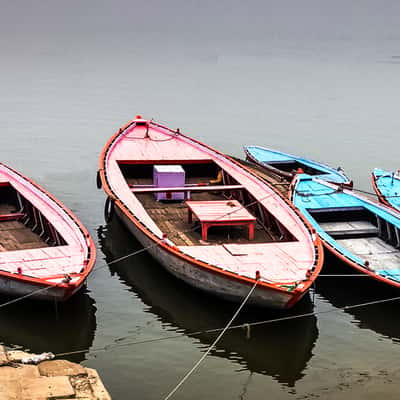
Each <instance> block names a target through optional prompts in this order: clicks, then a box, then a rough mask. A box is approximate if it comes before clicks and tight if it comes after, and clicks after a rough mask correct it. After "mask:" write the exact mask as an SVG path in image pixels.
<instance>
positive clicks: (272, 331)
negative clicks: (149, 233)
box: [99, 218, 318, 387]
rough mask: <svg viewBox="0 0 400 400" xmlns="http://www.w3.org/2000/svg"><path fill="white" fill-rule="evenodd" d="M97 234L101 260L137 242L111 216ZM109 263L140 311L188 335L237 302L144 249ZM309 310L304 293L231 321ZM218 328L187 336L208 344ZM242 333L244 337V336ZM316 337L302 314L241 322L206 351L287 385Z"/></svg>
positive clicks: (218, 322) (216, 324)
mask: <svg viewBox="0 0 400 400" xmlns="http://www.w3.org/2000/svg"><path fill="white" fill-rule="evenodd" d="M99 239H100V245H101V248H102V250H103V252H104V254H105V255H106V260H107V262H110V261H111V260H115V259H117V258H119V257H123V256H126V255H127V254H130V253H132V252H134V251H135V250H138V249H140V248H142V246H141V245H140V243H139V242H137V241H135V240H134V239H133V238H132V236H131V235H130V234H129V233H127V231H126V229H125V227H124V226H123V225H122V224H121V223H120V222H119V220H118V218H113V219H112V221H111V223H109V224H108V225H107V226H106V227H100V228H99ZM109 268H110V270H111V273H112V274H114V273H117V274H118V275H119V277H120V279H121V280H122V281H123V282H124V283H125V284H126V285H127V286H128V287H129V288H130V290H131V291H132V292H134V293H135V294H136V295H137V296H139V298H140V299H141V300H142V301H143V303H145V304H146V305H147V306H148V308H146V309H145V311H147V312H150V313H153V314H154V315H156V316H157V318H159V319H160V320H161V321H162V322H163V323H165V324H167V325H168V327H167V329H168V330H169V331H171V330H173V331H176V332H179V333H182V331H183V333H184V334H187V335H188V336H191V334H193V332H199V331H205V330H208V329H213V328H223V327H224V326H225V325H226V323H227V321H229V320H230V318H231V317H232V315H233V314H234V312H235V311H236V309H237V307H238V305H237V304H234V303H229V302H224V301H222V300H221V299H219V298H216V297H213V296H210V295H207V294H205V293H203V292H200V291H197V290H194V289H193V288H192V287H190V286H188V285H186V284H185V283H183V282H182V281H180V280H178V279H176V278H174V277H173V276H172V275H170V274H168V273H167V272H166V271H165V270H164V269H163V268H161V267H160V265H158V264H157V262H156V261H155V260H154V259H153V258H152V257H150V256H149V255H148V254H147V253H140V254H138V255H135V257H134V258H127V259H125V260H122V261H119V262H118V263H115V264H113V265H110V266H109ZM217 305H218V306H217ZM312 310H313V305H312V303H311V301H310V298H309V296H308V295H307V296H305V297H304V299H302V301H301V302H299V304H297V305H296V306H295V307H294V308H293V309H291V310H289V311H285V312H282V311H280V312H278V311H273V310H265V309H262V310H261V309H248V308H245V309H244V310H242V313H241V314H240V315H239V317H238V319H237V320H236V321H235V322H234V324H233V325H239V324H244V323H251V322H256V321H265V320H269V319H273V318H279V317H283V316H288V315H297V314H303V313H308V312H312ZM218 333H219V332H214V333H201V334H196V335H192V336H193V337H195V338H196V339H198V340H199V341H200V342H201V343H203V344H205V345H210V344H211V343H212V342H213V341H214V340H215V338H216V337H217V335H218ZM248 333H250V335H249V338H247V337H246V336H247V334H248ZM317 337H318V329H317V326H316V318H315V317H314V316H312V317H304V318H298V319H294V320H290V321H283V322H279V323H271V324H264V325H258V326H252V327H251V328H250V332H248V331H247V330H246V328H238V329H232V330H228V331H227V332H226V334H225V335H224V337H223V338H222V339H221V341H220V342H219V343H218V344H217V346H216V348H215V349H214V350H213V351H212V352H211V354H212V355H213V356H218V357H224V358H227V359H229V360H231V361H233V362H235V363H238V364H240V365H241V366H242V367H243V369H247V370H249V371H251V372H256V373H260V374H266V375H269V376H272V377H274V378H275V379H276V380H277V381H278V382H280V383H282V384H285V385H287V386H290V387H292V386H294V385H295V383H296V381H297V380H299V379H301V378H302V377H303V372H302V371H303V370H304V369H305V367H306V365H307V363H308V362H309V360H310V359H311V357H312V349H313V347H314V344H315V342H316V339H317Z"/></svg>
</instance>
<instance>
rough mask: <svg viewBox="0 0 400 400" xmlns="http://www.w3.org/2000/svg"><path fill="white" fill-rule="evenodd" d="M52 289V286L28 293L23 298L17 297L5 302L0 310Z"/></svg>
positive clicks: (0, 306)
mask: <svg viewBox="0 0 400 400" xmlns="http://www.w3.org/2000/svg"><path fill="white" fill-rule="evenodd" d="M53 287H54V286H48V287H45V288H41V289H38V290H35V291H33V292H30V293H28V294H25V295H24V296H21V297H17V298H16V299H13V300H10V301H8V302H6V303H3V304H0V308H3V307H6V306H9V305H10V304H14V303H17V302H18V301H21V300H23V299H26V298H28V297H31V296H33V295H35V294H37V293H40V292H44V291H46V290H49V289H52V288H53Z"/></svg>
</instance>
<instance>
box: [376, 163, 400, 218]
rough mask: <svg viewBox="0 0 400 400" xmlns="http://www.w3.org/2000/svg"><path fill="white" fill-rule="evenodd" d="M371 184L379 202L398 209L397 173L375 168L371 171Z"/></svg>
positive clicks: (399, 181)
mask: <svg viewBox="0 0 400 400" xmlns="http://www.w3.org/2000/svg"><path fill="white" fill-rule="evenodd" d="M372 186H373V188H374V190H375V192H376V194H377V196H378V198H379V201H380V202H381V203H383V204H385V205H387V206H389V207H392V208H394V209H395V210H397V211H400V176H399V175H398V174H396V173H395V172H389V171H385V170H383V169H379V168H375V169H374V170H373V172H372Z"/></svg>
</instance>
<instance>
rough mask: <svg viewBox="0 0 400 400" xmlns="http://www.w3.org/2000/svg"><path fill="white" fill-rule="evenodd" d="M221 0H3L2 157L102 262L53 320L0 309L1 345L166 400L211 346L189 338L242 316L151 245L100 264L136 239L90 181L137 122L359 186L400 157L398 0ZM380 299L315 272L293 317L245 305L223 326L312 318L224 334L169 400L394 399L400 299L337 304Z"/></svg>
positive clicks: (124, 390) (46, 310) (358, 285)
mask: <svg viewBox="0 0 400 400" xmlns="http://www.w3.org/2000/svg"><path fill="white" fill-rule="evenodd" d="M217 3H218V4H216V3H215V2H211V1H207V0H206V1H202V2H196V1H178V0H171V1H170V2H161V1H160V0H158V1H156V0H152V1H147V2H146V3H145V4H143V3H141V2H136V1H127V0H126V1H123V0H118V1H113V2H108V1H92V0H90V1H86V2H80V1H76V0H72V1H69V2H54V1H49V0H43V1H41V2H28V1H20V0H16V1H13V2H9V1H5V0H3V1H2V11H1V14H0V55H1V64H0V71H1V73H0V87H1V94H2V95H1V97H0V105H1V106H0V149H1V161H3V162H5V163H7V164H9V165H10V166H12V167H14V168H15V169H17V170H19V171H20V172H22V173H24V174H25V175H27V176H29V177H31V178H32V179H34V180H35V181H37V182H38V183H39V184H41V185H43V186H44V187H46V189H48V190H49V191H50V192H52V193H53V194H54V195H56V196H57V197H58V198H59V199H60V200H62V201H63V202H64V204H65V205H67V206H68V207H69V208H71V209H72V210H73V212H74V213H75V214H76V215H77V216H78V217H79V218H80V219H81V220H82V222H83V223H84V224H85V226H86V227H87V228H88V229H89V230H90V232H91V234H92V235H93V237H94V239H95V240H96V241H97V243H98V257H97V263H96V268H97V271H95V272H94V273H93V274H92V275H91V277H90V278H89V281H88V288H87V291H86V293H84V294H81V295H79V296H76V297H75V298H73V299H71V301H69V302H67V303H66V304H62V305H61V306H60V307H59V310H58V316H57V315H56V313H55V310H54V307H53V306H52V305H44V304H38V303H33V302H23V303H17V304H14V305H12V306H10V307H8V308H4V309H2V310H1V311H0V342H1V343H3V344H5V345H7V346H10V347H15V348H21V349H26V350H31V351H34V352H42V351H52V352H54V353H63V352H71V351H79V350H82V352H79V353H77V354H75V355H70V356H68V359H70V360H72V361H77V362H82V363H83V364H84V365H85V366H89V367H92V368H96V369H97V370H98V371H99V372H100V374H101V376H102V379H103V381H104V383H105V385H106V386H107V388H108V390H109V391H110V393H111V395H112V396H113V398H114V399H128V398H138V399H162V398H164V397H165V396H166V395H167V394H168V392H169V391H170V390H171V389H172V388H173V387H174V386H175V385H176V384H177V383H178V381H179V380H180V379H181V378H182V376H183V375H184V374H185V373H186V372H187V371H188V370H189V369H190V368H191V367H192V366H193V365H194V364H195V362H196V361H197V360H198V359H199V358H200V357H201V356H202V354H203V353H204V351H205V350H206V349H207V348H208V346H209V345H210V344H211V343H212V341H213V340H214V338H215V337H216V334H215V333H208V334H206V333H203V334H199V335H191V333H193V332H198V331H204V330H207V329H213V328H220V327H223V326H224V325H225V324H226V323H227V321H229V319H230V317H231V316H232V315H233V313H234V312H235V310H236V307H237V306H235V305H232V304H229V303H224V302H222V301H219V300H217V299H214V298H212V297H209V296H205V295H203V294H200V293H197V292H193V291H192V290H191V289H190V288H189V287H187V286H186V285H184V284H182V283H181V282H179V281H177V280H176V279H174V278H172V277H171V276H169V275H168V274H167V273H165V272H164V271H163V270H162V269H161V268H160V266H159V265H158V264H157V263H156V262H154V261H153V260H152V259H151V258H150V257H149V256H148V255H147V254H141V255H140V256H137V257H135V258H131V259H127V260H124V261H123V262H120V263H117V264H113V265H112V266H108V264H107V261H111V260H113V259H115V258H116V257H119V256H123V255H126V254H129V253H130V252H132V251H133V250H134V249H137V248H138V246H139V245H138V243H136V242H135V241H134V240H133V239H131V238H129V235H127V233H126V232H125V230H124V228H123V227H122V226H121V225H120V224H119V223H118V221H115V220H114V221H113V222H112V224H111V225H109V226H105V223H104V219H103V204H104V200H105V198H104V194H103V192H102V191H98V190H97V189H96V186H95V175H96V170H97V161H98V156H99V154H100V152H101V149H102V147H103V146H104V144H105V142H106V141H107V139H108V138H109V137H110V136H111V135H112V134H113V132H114V131H116V130H117V129H118V128H119V126H121V125H123V124H124V123H125V122H127V121H128V120H130V119H132V118H133V117H134V116H135V115H136V114H137V113H140V114H142V115H143V116H144V117H146V118H154V119H155V120H156V121H158V122H160V123H164V124H166V125H168V126H170V127H171V128H177V127H179V128H180V129H181V131H182V132H184V133H186V134H188V135H191V136H193V137H195V138H197V139H199V140H202V141H204V142H206V143H207V144H209V145H211V146H214V147H216V148H218V149H219V150H221V151H224V152H226V153H229V154H232V155H235V156H239V157H240V156H242V155H243V153H242V146H243V145H245V144H260V145H265V146H268V147H272V148H277V149H280V150H283V151H288V152H292V153H295V154H300V155H304V156H307V157H310V158H313V159H316V160H320V161H324V162H326V163H328V164H330V165H332V166H339V165H340V166H341V167H342V168H343V169H344V170H345V171H346V173H347V174H348V175H349V176H351V177H352V178H353V179H354V182H355V187H356V188H358V189H362V190H371V187H370V171H371V170H372V168H374V167H382V168H387V169H397V168H398V167H399V163H398V136H397V135H398V132H399V131H400V120H399V118H398V116H399V113H398V105H399V103H400V102H399V88H400V25H399V24H398V20H399V15H400V4H399V3H398V2H397V1H395V0H385V1H382V2H376V1H370V0H366V1H363V2H351V3H349V2H347V1H343V0H338V1H336V2H324V1H322V2H321V1H317V0H305V1H302V2H295V1H279V2H278V1H273V0H266V1H249V2H239V1H236V0H232V1H226V0H223V1H220V2H217ZM328 264H329V266H330V267H332V268H336V267H337V265H336V262H335V261H334V260H330V261H328ZM397 294H398V293H397ZM393 295H396V293H395V294H393V292H391V291H390V292H389V291H387V290H378V289H377V288H376V287H375V286H374V285H372V286H371V285H370V283H368V282H367V281H366V280H365V279H364V278H332V279H331V278H320V279H319V280H318V281H317V285H316V288H315V290H314V291H313V292H312V293H311V295H310V296H308V297H307V298H305V299H304V301H302V302H301V303H300V304H298V305H297V306H296V307H295V308H294V309H293V310H291V311H288V312H271V311H268V310H261V311H260V310H258V311H255V310H245V311H244V312H243V313H242V314H241V315H240V316H239V319H238V321H237V323H246V322H254V321H265V320H268V319H271V318H277V317H280V316H286V315H299V314H302V313H309V312H311V311H315V312H317V313H319V314H317V315H316V316H313V317H305V318H299V319H294V320H291V321H286V322H281V323H276V324H265V325H259V326H257V327H254V328H251V330H250V332H247V331H246V330H245V329H236V330H232V331H230V332H228V333H227V334H226V335H225V336H224V338H223V340H222V341H221V342H220V343H219V344H218V345H217V347H216V349H215V350H213V351H212V352H211V354H210V355H209V356H208V357H207V358H206V360H205V361H204V362H203V363H202V364H201V366H200V368H199V369H198V370H197V371H196V373H195V374H194V375H193V376H192V377H191V378H190V379H189V380H188V381H187V382H186V383H185V384H184V385H183V387H182V388H181V389H180V390H179V391H178V392H177V393H176V395H175V396H174V398H177V399H203V398H218V399H261V398H273V399H315V398H323V399H346V398H349V397H350V396H351V397H352V398H354V399H366V398H371V399H373V398H376V397H378V395H379V396H380V397H384V398H385V399H395V398H396V399H397V398H398V395H397V389H396V385H395V383H394V382H395V381H396V380H397V379H398V378H399V376H400V372H399V368H398V358H399V352H400V348H399V340H400V326H399V323H398V309H399V304H398V303H397V302H391V303H386V304H379V305H375V306H369V307H363V308H359V309H351V310H350V309H349V310H347V311H343V310H342V309H341V308H342V307H343V306H345V305H349V304H357V303H363V302H367V301H371V300H377V299H385V298H389V297H391V296H393ZM324 311H328V312H327V313H325V312H324ZM321 312H323V313H321ZM171 337H172V338H171ZM159 339H164V340H159ZM105 346H106V347H107V349H106V350H101V349H103V348H104V347H105Z"/></svg>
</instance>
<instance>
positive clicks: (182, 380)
mask: <svg viewBox="0 0 400 400" xmlns="http://www.w3.org/2000/svg"><path fill="white" fill-rule="evenodd" d="M257 283H258V280H257V281H255V282H254V285H253V287H252V288H251V289H250V292H249V293H248V294H247V296H246V297H245V299H244V300H243V301H242V303H241V304H240V306H239V308H238V309H237V311H236V312H235V314H234V315H233V317H232V318H231V320H230V321H229V322H228V324H227V325H226V326H225V328H224V329H223V330H222V332H221V333H220V334H219V335H218V337H217V338H216V339H215V340H214V342H213V344H212V345H211V346H210V347H209V348H208V350H207V351H206V352H205V353H204V354H203V356H202V357H201V358H200V360H199V361H197V363H196V364H195V365H194V366H193V367H192V368H191V369H190V371H189V372H188V373H187V374H186V375H185V376H184V377H183V378H182V379H181V380H180V382H179V383H178V384H177V385H176V386H175V387H174V388H173V389H172V390H171V391H170V392H169V393H168V395H167V396H166V397H165V398H164V400H168V399H169V398H171V397H172V395H173V394H174V393H175V392H176V391H177V390H178V389H179V388H180V387H181V386H182V385H183V384H184V383H185V381H186V380H187V379H188V378H189V377H190V375H192V373H193V372H194V371H195V370H196V369H197V368H198V367H199V366H200V364H201V363H202V362H203V360H204V359H205V358H206V357H207V356H208V354H209V353H210V351H211V350H212V349H213V348H214V346H215V345H216V344H217V343H218V342H219V341H220V339H221V338H222V336H223V335H224V333H225V332H226V331H227V330H228V329H229V327H230V326H231V324H232V322H233V321H234V319H235V318H236V317H237V316H238V314H239V312H240V311H241V309H242V308H243V306H244V305H245V304H246V302H247V300H248V299H249V297H250V296H251V294H252V293H253V292H254V290H255V288H256V286H257Z"/></svg>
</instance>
